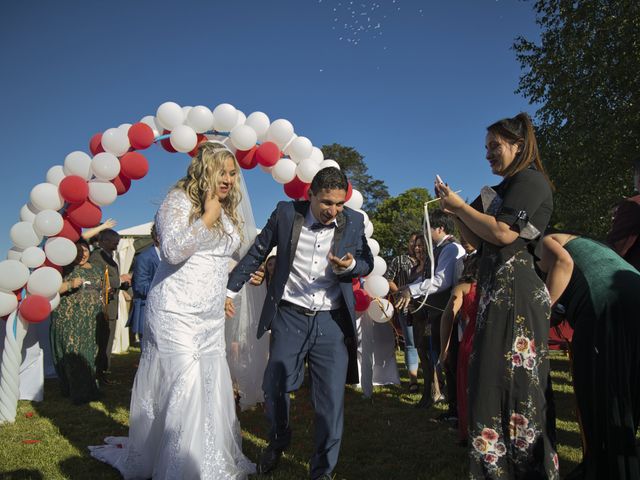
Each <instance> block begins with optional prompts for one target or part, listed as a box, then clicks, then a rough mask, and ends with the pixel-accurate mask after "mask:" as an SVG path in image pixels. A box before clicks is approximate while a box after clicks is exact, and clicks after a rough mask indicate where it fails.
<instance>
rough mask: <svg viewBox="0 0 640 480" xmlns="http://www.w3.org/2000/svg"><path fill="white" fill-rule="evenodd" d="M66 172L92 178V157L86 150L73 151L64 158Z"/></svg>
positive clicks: (66, 173) (87, 178)
mask: <svg viewBox="0 0 640 480" xmlns="http://www.w3.org/2000/svg"><path fill="white" fill-rule="evenodd" d="M63 170H64V174H65V175H77V176H78V177H82V178H84V179H85V180H89V179H90V178H91V174H92V172H91V157H90V156H89V155H87V154H86V153H84V152H80V151H75V152H71V153H70V154H69V155H67V156H66V157H65V159H64V167H63Z"/></svg>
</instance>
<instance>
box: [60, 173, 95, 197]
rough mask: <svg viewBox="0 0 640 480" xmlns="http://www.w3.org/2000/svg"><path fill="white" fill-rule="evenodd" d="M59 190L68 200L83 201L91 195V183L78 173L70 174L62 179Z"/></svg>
mask: <svg viewBox="0 0 640 480" xmlns="http://www.w3.org/2000/svg"><path fill="white" fill-rule="evenodd" d="M58 191H59V192H60V195H61V196H62V198H64V199H65V200H66V201H67V202H69V203H81V202H84V201H85V200H86V199H87V197H88V196H89V185H87V181H86V180H85V179H84V178H82V177H79V176H78V175H69V176H68V177H64V178H63V179H62V181H61V182H60V185H58Z"/></svg>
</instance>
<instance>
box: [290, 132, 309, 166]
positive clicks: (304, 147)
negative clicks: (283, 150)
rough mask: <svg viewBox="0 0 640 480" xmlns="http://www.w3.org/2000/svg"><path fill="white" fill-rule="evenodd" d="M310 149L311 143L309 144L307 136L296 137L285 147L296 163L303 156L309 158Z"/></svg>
mask: <svg viewBox="0 0 640 480" xmlns="http://www.w3.org/2000/svg"><path fill="white" fill-rule="evenodd" d="M312 151H313V145H312V144H311V140H309V139H308V138H307V137H296V138H295V139H294V140H293V142H291V145H289V148H288V149H287V153H288V154H289V155H290V156H291V159H292V160H293V161H294V162H296V163H299V162H300V161H301V160H303V159H305V158H309V157H310V156H311V152H312Z"/></svg>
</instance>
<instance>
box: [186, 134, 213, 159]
mask: <svg viewBox="0 0 640 480" xmlns="http://www.w3.org/2000/svg"><path fill="white" fill-rule="evenodd" d="M196 136H197V137H198V139H197V140H196V146H195V147H193V150H190V151H189V152H188V153H189V156H190V157H195V156H196V155H197V154H198V148H200V145H202V144H203V143H205V142H208V141H209V139H208V138H207V136H206V135H204V134H202V133H197V134H196Z"/></svg>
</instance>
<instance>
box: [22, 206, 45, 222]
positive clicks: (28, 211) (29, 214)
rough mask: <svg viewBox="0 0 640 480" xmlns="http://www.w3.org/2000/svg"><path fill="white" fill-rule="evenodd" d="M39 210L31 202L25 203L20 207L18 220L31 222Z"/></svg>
mask: <svg viewBox="0 0 640 480" xmlns="http://www.w3.org/2000/svg"><path fill="white" fill-rule="evenodd" d="M39 211H40V210H38V209H37V208H36V207H34V206H33V205H32V204H31V202H29V203H25V204H24V205H23V206H22V208H21V209H20V220H21V221H23V222H31V223H33V221H34V220H35V219H36V215H37V214H38V212H39Z"/></svg>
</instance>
